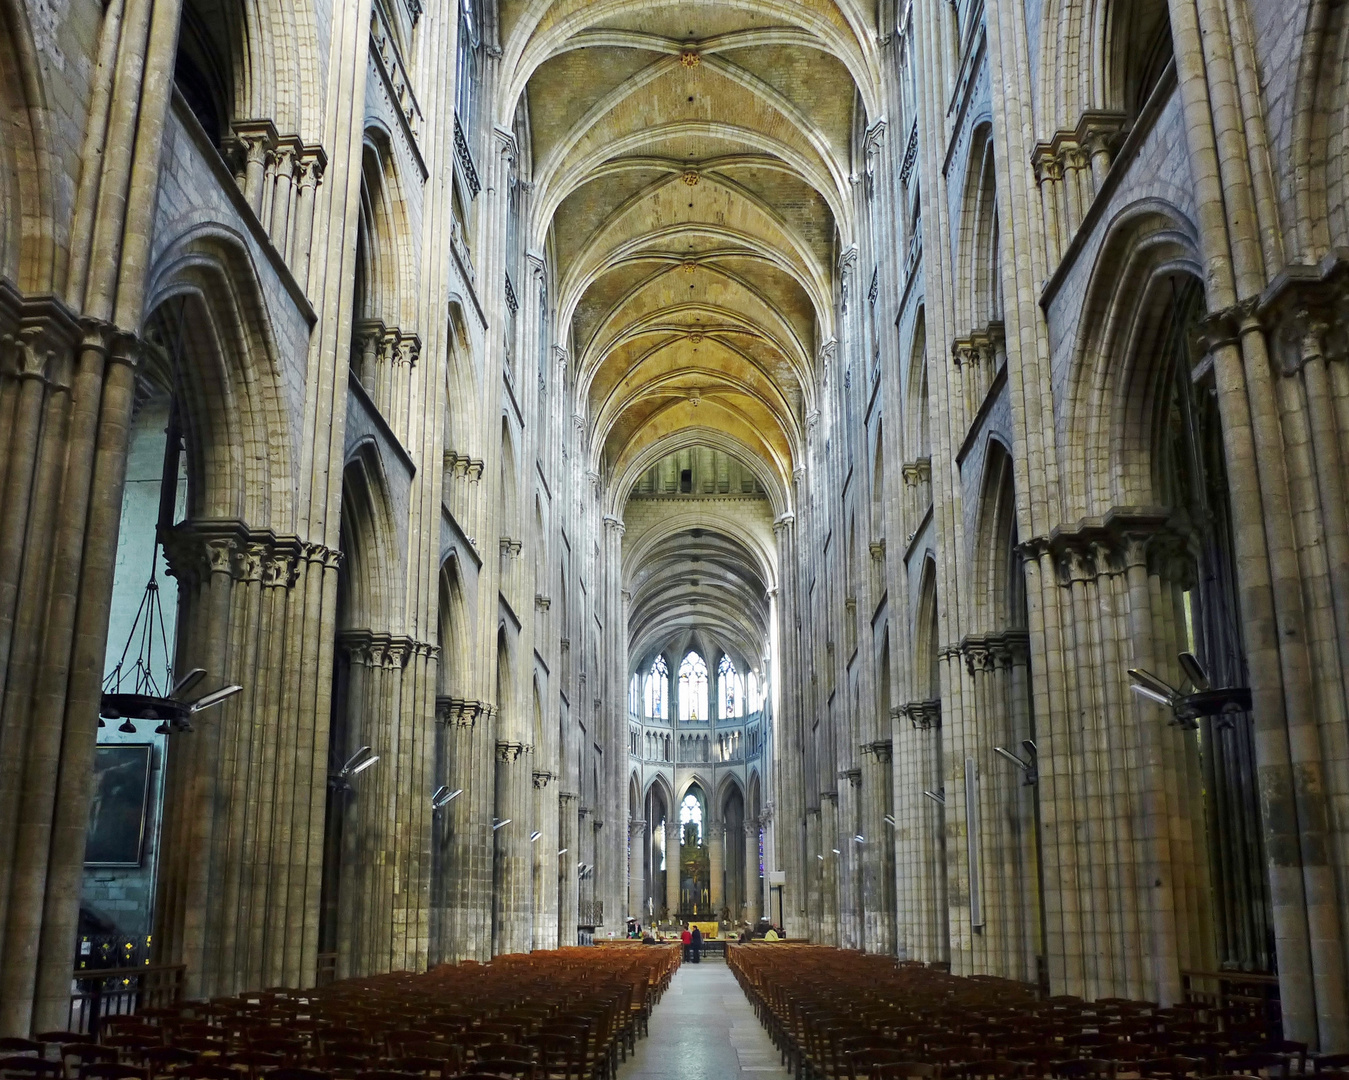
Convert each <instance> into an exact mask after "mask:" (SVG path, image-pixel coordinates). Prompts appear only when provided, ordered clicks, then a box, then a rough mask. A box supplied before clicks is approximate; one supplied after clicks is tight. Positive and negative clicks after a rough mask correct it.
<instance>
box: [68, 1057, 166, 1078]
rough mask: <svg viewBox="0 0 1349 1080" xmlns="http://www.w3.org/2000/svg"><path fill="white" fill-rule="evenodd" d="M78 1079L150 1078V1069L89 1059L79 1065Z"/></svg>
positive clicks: (117, 1062)
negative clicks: (87, 1062)
mask: <svg viewBox="0 0 1349 1080" xmlns="http://www.w3.org/2000/svg"><path fill="white" fill-rule="evenodd" d="M80 1080H150V1070H149V1069H148V1068H145V1067H143V1066H140V1065H127V1064H124V1063H122V1062H119V1061H91V1062H90V1063H89V1064H88V1065H82V1066H81V1067H80Z"/></svg>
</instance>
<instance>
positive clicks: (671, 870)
mask: <svg viewBox="0 0 1349 1080" xmlns="http://www.w3.org/2000/svg"><path fill="white" fill-rule="evenodd" d="M679 831H680V830H679V821H678V816H677V815H676V814H675V812H674V810H671V811H670V817H669V820H667V821H666V822H665V917H666V918H667V919H670V920H673V919H674V918H675V916H676V915H677V914H678V913H679Z"/></svg>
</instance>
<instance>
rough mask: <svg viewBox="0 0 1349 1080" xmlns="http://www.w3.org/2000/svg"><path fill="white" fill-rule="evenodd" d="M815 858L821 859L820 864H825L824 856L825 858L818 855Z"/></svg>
mask: <svg viewBox="0 0 1349 1080" xmlns="http://www.w3.org/2000/svg"><path fill="white" fill-rule="evenodd" d="M815 858H817V859H819V860H820V862H824V856H823V855H816V856H815Z"/></svg>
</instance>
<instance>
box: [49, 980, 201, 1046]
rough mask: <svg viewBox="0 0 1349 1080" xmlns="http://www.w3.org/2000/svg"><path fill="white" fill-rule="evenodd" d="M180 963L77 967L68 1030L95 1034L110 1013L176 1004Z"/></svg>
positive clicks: (179, 995) (180, 995)
mask: <svg viewBox="0 0 1349 1080" xmlns="http://www.w3.org/2000/svg"><path fill="white" fill-rule="evenodd" d="M183 972H184V965H182V964H146V965H144V966H142V967H134V968H129V967H123V968H79V969H76V970H75V971H74V972H72V974H71V987H70V1013H69V1016H68V1019H67V1022H66V1028H67V1030H69V1031H78V1032H81V1033H82V1034H87V1035H97V1034H98V1028H99V1024H100V1023H101V1022H102V1021H103V1020H104V1018H106V1017H109V1016H130V1015H131V1014H132V1013H135V1012H138V1011H140V1010H141V1009H158V1008H163V1007H165V1006H168V1005H175V1004H177V1003H178V1002H179V1001H181V1000H182V998H183Z"/></svg>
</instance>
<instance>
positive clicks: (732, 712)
mask: <svg viewBox="0 0 1349 1080" xmlns="http://www.w3.org/2000/svg"><path fill="white" fill-rule="evenodd" d="M717 674H718V675H719V676H720V679H719V682H720V687H719V689H718V694H717V696H718V698H719V700H718V702H717V716H718V718H719V719H722V720H729V719H731V718H733V717H736V716H744V715H745V680H744V679H742V678H741V677H740V675H739V673H738V672H737V671H736V670H735V665H734V664H733V663H731V658H730V657H729V656H723V657H722V658H721V663H720V664H718V665H717Z"/></svg>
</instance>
